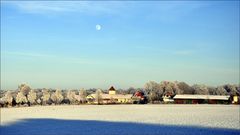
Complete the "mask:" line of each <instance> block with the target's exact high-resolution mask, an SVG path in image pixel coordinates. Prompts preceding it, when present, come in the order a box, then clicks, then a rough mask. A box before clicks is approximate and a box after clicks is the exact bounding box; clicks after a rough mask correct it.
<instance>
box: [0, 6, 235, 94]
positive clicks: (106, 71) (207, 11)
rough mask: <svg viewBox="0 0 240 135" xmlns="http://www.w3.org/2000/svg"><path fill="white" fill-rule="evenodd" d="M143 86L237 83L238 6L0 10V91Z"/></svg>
mask: <svg viewBox="0 0 240 135" xmlns="http://www.w3.org/2000/svg"><path fill="white" fill-rule="evenodd" d="M97 24H100V25H101V27H102V28H101V30H99V31H97V30H96V28H95V26H96V25H97ZM149 80H154V81H157V82H160V81H163V80H169V81H175V80H177V81H185V82H187V83H189V84H195V83H201V84H207V85H214V86H215V85H220V84H226V83H239V2H238V1H231V2H224V1H220V2H198V1H189V2H182V1H171V2H166V1H163V2H158V1H150V2H147V1H138V2H137V1H136V2H120V1H113V2H94V1H93V2H91V1H83V2H78V1H75V2H74V1H73V2H64V1H58V2H51V1H50V2H46V1H45V2H43V1H37V2H31V1H25V2H24V1H23V2H17V1H14V2H6V1H3V2H1V88H2V89H16V88H17V85H18V84H20V83H23V82H25V83H28V84H29V85H30V86H31V87H33V88H43V87H46V88H62V89H65V88H68V89H79V88H93V87H94V88H108V87H109V86H111V85H114V86H115V87H117V88H128V87H130V86H133V87H143V85H144V84H145V83H146V82H147V81H149Z"/></svg>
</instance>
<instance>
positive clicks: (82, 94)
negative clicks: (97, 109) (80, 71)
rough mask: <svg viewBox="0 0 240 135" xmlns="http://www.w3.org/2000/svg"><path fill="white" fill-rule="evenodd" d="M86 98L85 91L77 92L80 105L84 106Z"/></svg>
mask: <svg viewBox="0 0 240 135" xmlns="http://www.w3.org/2000/svg"><path fill="white" fill-rule="evenodd" d="M86 96H87V92H86V90H84V89H81V90H80V91H79V98H80V103H84V104H85V103H86Z"/></svg>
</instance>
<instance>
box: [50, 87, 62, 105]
mask: <svg viewBox="0 0 240 135" xmlns="http://www.w3.org/2000/svg"><path fill="white" fill-rule="evenodd" d="M51 100H52V101H53V102H54V103H55V104H60V103H61V102H62V101H63V95H62V91H61V90H56V91H55V92H54V93H52V95H51Z"/></svg>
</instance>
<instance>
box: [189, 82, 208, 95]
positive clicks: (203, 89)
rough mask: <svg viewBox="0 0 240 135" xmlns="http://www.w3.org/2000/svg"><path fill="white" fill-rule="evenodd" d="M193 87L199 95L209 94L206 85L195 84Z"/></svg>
mask: <svg viewBox="0 0 240 135" xmlns="http://www.w3.org/2000/svg"><path fill="white" fill-rule="evenodd" d="M192 88H193V89H194V94H199V95H208V94H209V91H208V88H207V86H205V85H199V84H195V85H193V86H192Z"/></svg>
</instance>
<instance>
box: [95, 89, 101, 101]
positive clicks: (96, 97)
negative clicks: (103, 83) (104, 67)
mask: <svg viewBox="0 0 240 135" xmlns="http://www.w3.org/2000/svg"><path fill="white" fill-rule="evenodd" d="M95 101H97V104H98V105H99V104H101V103H102V91H101V90H100V89H98V90H97V91H96V95H95Z"/></svg>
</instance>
